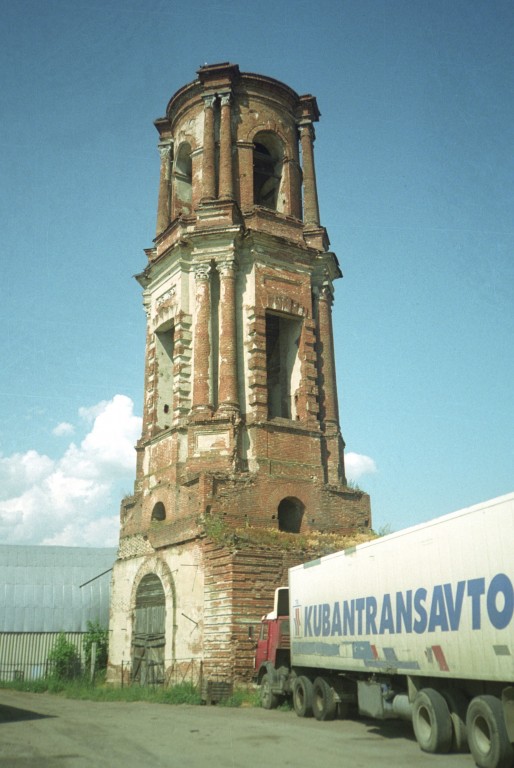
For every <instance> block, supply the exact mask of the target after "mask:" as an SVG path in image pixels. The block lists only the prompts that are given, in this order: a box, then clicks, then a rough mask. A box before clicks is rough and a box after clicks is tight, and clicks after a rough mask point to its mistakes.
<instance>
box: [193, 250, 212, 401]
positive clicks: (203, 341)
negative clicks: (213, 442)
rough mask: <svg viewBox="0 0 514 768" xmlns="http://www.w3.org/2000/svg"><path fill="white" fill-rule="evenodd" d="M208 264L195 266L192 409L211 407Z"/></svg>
mask: <svg viewBox="0 0 514 768" xmlns="http://www.w3.org/2000/svg"><path fill="white" fill-rule="evenodd" d="M209 272H210V266H209V264H199V265H198V266H197V267H196V268H195V287H196V313H195V315H196V316H195V325H194V342H193V344H194V347H193V366H194V367H193V410H208V409H212V402H211V396H210V387H209V371H210V357H211V340H210V319H211V286H210V279H209Z"/></svg>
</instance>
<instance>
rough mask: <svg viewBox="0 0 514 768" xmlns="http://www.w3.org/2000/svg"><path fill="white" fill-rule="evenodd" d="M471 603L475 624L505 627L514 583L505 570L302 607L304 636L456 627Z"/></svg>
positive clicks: (512, 610)
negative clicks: (427, 586)
mask: <svg viewBox="0 0 514 768" xmlns="http://www.w3.org/2000/svg"><path fill="white" fill-rule="evenodd" d="M465 607H467V608H468V609H469V613H470V621H471V628H472V629H475V630H479V629H481V628H482V626H483V624H484V623H485V622H489V623H490V624H491V625H492V626H493V627H494V628H495V629H505V628H506V627H508V626H509V624H510V623H511V621H512V616H513V614H514V587H513V585H512V581H511V579H510V578H509V577H508V576H507V574H505V573H497V574H496V575H495V576H494V577H493V578H492V579H491V581H490V582H489V583H488V584H487V583H486V579H485V578H476V579H469V580H467V581H458V582H457V583H455V584H451V583H447V584H436V585H435V586H434V587H433V588H432V589H431V590H430V591H429V590H427V589H426V588H425V587H418V589H415V590H413V589H408V590H406V591H405V592H396V593H393V594H389V593H386V594H384V595H382V596H381V597H380V598H379V597H376V596H374V595H367V596H366V597H354V598H351V599H349V600H341V601H338V602H335V603H318V604H315V605H306V606H304V626H303V636H304V637H348V636H359V635H360V636H362V635H368V636H369V635H386V634H389V635H394V634H402V633H406V634H410V633H412V632H414V633H415V634H418V635H420V634H423V633H424V632H437V631H441V632H457V631H458V630H459V628H460V626H461V620H462V612H463V609H464V608H465Z"/></svg>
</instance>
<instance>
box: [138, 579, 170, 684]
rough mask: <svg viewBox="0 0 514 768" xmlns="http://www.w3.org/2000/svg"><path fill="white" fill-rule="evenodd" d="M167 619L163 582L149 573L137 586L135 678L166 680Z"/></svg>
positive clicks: (154, 680) (157, 681) (147, 680)
mask: <svg viewBox="0 0 514 768" xmlns="http://www.w3.org/2000/svg"><path fill="white" fill-rule="evenodd" d="M165 621H166V605H165V595H164V589H163V586H162V582H161V580H160V578H159V577H158V576H157V575H156V574H154V573H149V574H147V575H146V576H143V578H142V579H141V581H140V582H139V586H138V588H137V592H136V608H135V612H134V630H133V635H132V679H133V681H135V682H138V683H141V685H146V684H147V683H149V684H153V683H162V682H163V680H164V648H165V639H166V638H165Z"/></svg>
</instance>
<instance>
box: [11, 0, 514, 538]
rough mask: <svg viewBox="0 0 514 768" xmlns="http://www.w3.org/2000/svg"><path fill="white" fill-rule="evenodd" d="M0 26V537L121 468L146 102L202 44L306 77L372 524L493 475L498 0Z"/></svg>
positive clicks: (87, 512) (427, 508)
mask: <svg viewBox="0 0 514 768" xmlns="http://www.w3.org/2000/svg"><path fill="white" fill-rule="evenodd" d="M2 22H3V23H2V25H1V31H0V66H1V71H2V93H1V96H0V105H1V106H0V109H1V114H2V120H1V122H0V142H1V153H0V172H1V178H2V185H1V187H0V215H1V221H2V238H1V244H2V245H1V248H2V250H1V258H2V274H3V281H2V301H1V303H0V318H1V324H2V333H1V334H0V355H1V357H0V359H1V361H2V365H1V369H0V539H1V540H3V541H6V542H13V543H43V542H45V543H61V544H80V545H83V544H91V545H99V544H106V545H111V544H113V543H115V542H116V536H117V516H118V508H119V498H120V496H121V495H122V494H123V493H125V492H129V491H131V489H132V483H133V478H134V470H133V460H134V456H133V452H132V448H131V446H132V445H133V443H134V442H135V440H136V439H137V437H138V436H139V432H140V416H141V407H142V388H143V363H144V335H145V319H144V313H143V310H142V304H141V296H140V288H139V286H138V284H137V283H136V281H135V280H133V278H132V275H134V274H135V273H137V272H139V271H141V269H142V268H143V267H144V265H145V258H146V257H145V254H144V252H143V249H144V248H147V247H150V246H151V244H152V239H153V236H154V233H155V216H156V202H157V186H158V165H159V162H158V153H157V150H156V145H157V132H156V131H155V128H154V126H153V120H154V119H155V118H157V117H160V116H161V115H162V114H164V112H165V108H166V104H167V102H168V100H169V98H170V96H171V95H172V94H173V93H174V92H175V91H176V90H177V89H178V88H180V87H181V86H182V85H184V84H185V83H187V82H190V81H191V80H193V79H194V78H195V73H196V70H197V69H198V67H199V66H201V65H202V64H204V63H211V64H212V63H215V62H218V61H231V62H233V63H237V64H239V66H240V69H241V70H242V71H250V72H260V73H262V74H265V75H269V76H272V77H275V78H277V79H279V80H282V81H283V82H285V83H287V84H288V85H290V86H291V87H292V88H294V89H295V90H296V91H297V92H299V93H302V94H303V93H313V94H314V95H315V96H316V97H317V99H318V104H319V107H320V110H321V113H322V117H321V121H320V123H319V125H318V126H317V139H316V144H315V158H316V167H317V175H318V187H319V197H320V211H321V220H322V223H323V225H324V226H325V227H326V228H327V230H328V234H329V237H330V240H331V247H332V249H333V250H334V251H335V252H336V254H337V256H338V258H339V261H340V263H341V267H342V270H343V273H344V275H345V277H344V279H343V280H341V281H339V282H338V283H337V286H336V302H335V306H334V326H335V344H336V355H337V369H338V384H339V391H340V411H341V414H340V415H341V424H342V429H343V434H344V437H345V440H346V443H347V452H348V455H349V465H350V466H351V467H352V472H353V475H354V479H355V480H356V481H357V482H358V483H359V484H360V485H361V486H362V487H363V488H365V489H366V490H368V491H369V493H370V494H371V500H372V508H373V516H374V525H375V528H382V527H385V526H390V527H391V528H393V529H394V530H398V529H399V528H402V527H405V526H407V525H410V524H414V523H418V522H421V521H423V520H427V519H429V518H431V517H434V516H437V515H439V514H444V513H446V512H450V511H453V510H455V509H458V508H461V507H464V506H467V505H470V504H473V503H477V502H479V501H483V500H485V499H487V498H491V497H493V496H497V495H500V494H503V493H507V492H509V491H512V490H513V488H514V481H513V465H514V446H513V417H514V386H513V379H514V376H513V374H514V355H513V346H514V345H513V341H512V340H513V339H514V309H513V307H514V301H513V296H514V259H513V251H514V248H513V246H514V228H513V210H514V204H513V203H514V194H513V188H514V182H513V179H514V167H513V166H514V162H513V151H512V150H513V145H514V141H513V138H514V137H513V126H514V100H513V98H512V96H513V93H514V87H513V86H514V82H513V81H514V62H513V47H512V40H513V39H514V5H513V4H512V2H510V0H508V1H507V0H505V2H500V1H497V0H489V1H488V2H486V1H485V0H484V2H478V1H476V0H466V1H465V2H464V1H461V0H444V1H443V0H430V2H421V0H419V1H418V0H388V1H387V2H385V1H384V0H359V1H357V0H352V1H351V2H350V1H348V0H339V2H336V1H335V0H319V1H318V2H317V3H312V2H310V1H309V2H307V0H297V1H296V2H295V3H294V4H293V3H292V2H290V1H289V0H274V2H270V1H269V0H262V1H261V2H260V3H259V4H250V3H246V2H242V0H231V1H228V0H217V1H216V0H213V1H212V2H204V1H203V0H191V2H189V3H188V4H184V3H178V2H174V1H173V0H168V1H165V0H145V2H141V0H140V1H139V2H137V0H124V1H123V2H122V1H121V0H88V1H87V2H78V0H68V1H65V0H44V2H41V0H39V1H38V2H36V1H35V0H18V2H17V3H16V4H14V3H13V4H10V5H9V6H7V4H4V7H3V9H2Z"/></svg>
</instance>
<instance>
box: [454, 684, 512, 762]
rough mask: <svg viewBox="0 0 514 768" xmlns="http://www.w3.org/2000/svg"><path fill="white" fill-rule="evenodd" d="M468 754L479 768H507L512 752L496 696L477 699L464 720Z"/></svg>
mask: <svg viewBox="0 0 514 768" xmlns="http://www.w3.org/2000/svg"><path fill="white" fill-rule="evenodd" d="M466 725H467V728H468V741H469V748H470V750H471V754H472V755H473V759H474V761H475V763H476V764H477V765H478V766H479V768H510V766H511V765H512V764H513V762H514V750H513V748H512V744H511V743H510V741H509V737H508V735H507V729H506V727H505V720H504V717H503V707H502V704H501V701H500V700H499V699H497V698H496V696H476V697H475V698H474V699H473V700H472V702H471V704H470V705H469V707H468V714H467V717H466Z"/></svg>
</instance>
